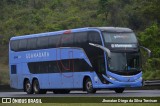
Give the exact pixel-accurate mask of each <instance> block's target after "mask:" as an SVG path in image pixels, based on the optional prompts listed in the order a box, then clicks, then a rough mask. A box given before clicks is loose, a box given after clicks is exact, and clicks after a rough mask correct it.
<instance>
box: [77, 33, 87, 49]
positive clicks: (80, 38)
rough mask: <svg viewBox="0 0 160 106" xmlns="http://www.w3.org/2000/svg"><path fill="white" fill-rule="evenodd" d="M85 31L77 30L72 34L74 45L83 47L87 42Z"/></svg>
mask: <svg viewBox="0 0 160 106" xmlns="http://www.w3.org/2000/svg"><path fill="white" fill-rule="evenodd" d="M87 39H88V38H87V32H78V33H75V34H74V45H75V46H77V47H83V46H85V45H86V43H87Z"/></svg>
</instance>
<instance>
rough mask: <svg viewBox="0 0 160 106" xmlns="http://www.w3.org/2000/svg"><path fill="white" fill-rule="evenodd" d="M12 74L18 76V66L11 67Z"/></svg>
mask: <svg viewBox="0 0 160 106" xmlns="http://www.w3.org/2000/svg"><path fill="white" fill-rule="evenodd" d="M11 74H17V66H16V65H11Z"/></svg>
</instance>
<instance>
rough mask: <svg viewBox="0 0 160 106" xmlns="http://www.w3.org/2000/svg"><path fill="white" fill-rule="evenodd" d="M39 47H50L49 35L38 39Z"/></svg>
mask: <svg viewBox="0 0 160 106" xmlns="http://www.w3.org/2000/svg"><path fill="white" fill-rule="evenodd" d="M37 47H38V49H46V48H48V37H40V38H38V40H37Z"/></svg>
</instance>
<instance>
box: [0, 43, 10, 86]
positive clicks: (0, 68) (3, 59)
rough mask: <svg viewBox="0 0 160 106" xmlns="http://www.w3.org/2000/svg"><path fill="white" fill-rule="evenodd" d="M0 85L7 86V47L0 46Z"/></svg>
mask: <svg viewBox="0 0 160 106" xmlns="http://www.w3.org/2000/svg"><path fill="white" fill-rule="evenodd" d="M0 84H9V68H8V46H1V45H0Z"/></svg>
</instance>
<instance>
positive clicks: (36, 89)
mask: <svg viewBox="0 0 160 106" xmlns="http://www.w3.org/2000/svg"><path fill="white" fill-rule="evenodd" d="M33 91H34V93H35V94H46V92H47V91H46V90H42V89H40V86H39V82H38V80H37V79H35V80H34V81H33Z"/></svg>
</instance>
